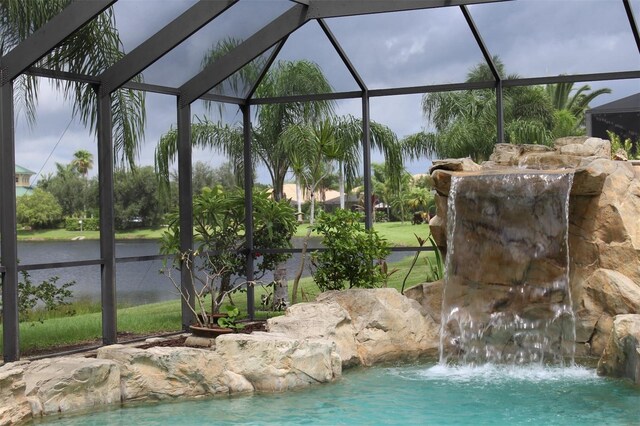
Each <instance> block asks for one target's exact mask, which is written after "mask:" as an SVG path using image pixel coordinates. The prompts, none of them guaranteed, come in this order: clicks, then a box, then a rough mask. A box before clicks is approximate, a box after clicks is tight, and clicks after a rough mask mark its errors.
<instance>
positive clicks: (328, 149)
mask: <svg viewBox="0 0 640 426" xmlns="http://www.w3.org/2000/svg"><path fill="white" fill-rule="evenodd" d="M282 138H283V143H284V145H285V148H286V150H287V151H288V152H289V153H290V154H289V155H290V161H291V165H292V169H293V172H294V174H295V176H296V180H297V181H298V182H301V183H304V185H305V188H306V190H307V191H308V192H309V195H310V198H311V211H310V214H309V223H310V224H311V225H313V222H314V219H315V201H316V191H317V190H318V186H319V185H320V184H321V182H322V180H323V179H324V178H326V177H327V176H329V175H330V174H331V173H332V172H333V164H332V162H333V160H334V159H337V157H338V154H339V151H338V144H337V141H336V135H335V127H334V126H333V123H331V121H330V120H329V119H325V120H323V121H321V122H320V123H317V124H311V125H305V124H294V125H292V126H289V127H288V128H287V129H285V131H284V132H283V135H282Z"/></svg>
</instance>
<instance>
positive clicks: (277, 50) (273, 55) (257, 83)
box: [246, 36, 289, 99]
mask: <svg viewBox="0 0 640 426" xmlns="http://www.w3.org/2000/svg"><path fill="white" fill-rule="evenodd" d="M287 38H289V36H285V37H284V38H283V39H282V40H280V42H279V43H278V44H277V46H276V48H275V49H274V50H273V52H272V53H271V56H269V59H267V63H266V64H265V65H264V68H263V69H262V71H260V75H259V76H258V78H257V79H256V81H255V82H254V83H253V86H251V89H249V93H248V94H247V96H246V99H251V98H252V97H253V94H254V93H256V90H258V86H260V83H262V80H263V79H264V76H265V75H267V72H268V71H269V68H271V64H273V61H275V60H276V58H277V57H278V54H279V53H280V51H281V50H282V46H284V44H285V43H286V42H287Z"/></svg>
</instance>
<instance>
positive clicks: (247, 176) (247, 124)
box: [240, 105, 256, 319]
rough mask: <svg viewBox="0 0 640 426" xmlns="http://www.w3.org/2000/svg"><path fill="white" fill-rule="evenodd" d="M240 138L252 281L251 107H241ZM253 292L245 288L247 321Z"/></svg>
mask: <svg viewBox="0 0 640 426" xmlns="http://www.w3.org/2000/svg"><path fill="white" fill-rule="evenodd" d="M240 109H241V110H242V136H243V138H244V149H243V155H244V211H245V215H244V217H245V219H244V229H245V238H246V241H245V243H246V244H247V260H246V262H247V263H246V274H247V281H248V282H251V281H253V158H252V152H251V106H250V105H242V106H241V107H240ZM254 297H255V292H254V288H253V286H252V285H249V286H247V313H248V314H249V319H254V318H255V313H256V307H255V299H254Z"/></svg>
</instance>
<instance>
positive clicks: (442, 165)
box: [429, 158, 481, 175]
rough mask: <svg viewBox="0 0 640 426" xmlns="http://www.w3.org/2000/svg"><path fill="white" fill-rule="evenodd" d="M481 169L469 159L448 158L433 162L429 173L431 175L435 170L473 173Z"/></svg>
mask: <svg viewBox="0 0 640 426" xmlns="http://www.w3.org/2000/svg"><path fill="white" fill-rule="evenodd" d="M480 169H481V167H480V166H479V165H478V164H476V163H475V162H474V161H473V160H472V159H471V158H448V159H444V160H434V161H433V164H432V165H431V168H430V169H429V173H431V174H432V175H433V172H434V171H435V170H449V171H452V172H475V171H478V170H480Z"/></svg>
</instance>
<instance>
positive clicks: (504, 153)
mask: <svg viewBox="0 0 640 426" xmlns="http://www.w3.org/2000/svg"><path fill="white" fill-rule="evenodd" d="M521 154H522V146H521V145H516V144H512V143H498V144H496V145H495V146H494V148H493V153H492V154H491V156H490V157H489V161H492V162H494V163H495V164H499V165H505V166H512V165H514V164H517V163H518V158H519V157H520V155H521ZM483 167H484V164H483Z"/></svg>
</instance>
